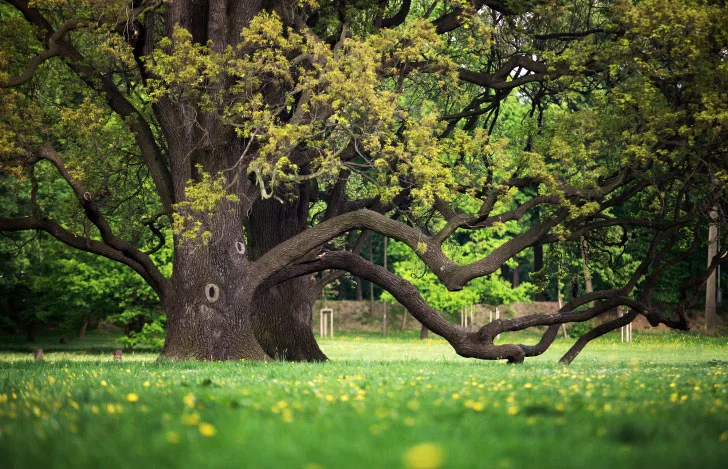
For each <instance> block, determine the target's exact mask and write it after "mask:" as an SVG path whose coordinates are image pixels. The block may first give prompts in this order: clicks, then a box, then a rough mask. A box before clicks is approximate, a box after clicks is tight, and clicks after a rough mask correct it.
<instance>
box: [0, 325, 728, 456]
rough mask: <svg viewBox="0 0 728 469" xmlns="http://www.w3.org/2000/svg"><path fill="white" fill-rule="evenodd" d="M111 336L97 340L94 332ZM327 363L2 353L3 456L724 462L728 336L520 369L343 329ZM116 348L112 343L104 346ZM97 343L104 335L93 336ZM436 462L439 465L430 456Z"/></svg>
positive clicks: (548, 359)
mask: <svg viewBox="0 0 728 469" xmlns="http://www.w3.org/2000/svg"><path fill="white" fill-rule="evenodd" d="M101 343H102V341H99V343H98V344H97V345H99V344H101ZM321 344H322V348H323V349H324V351H325V352H326V353H327V354H328V355H329V356H330V357H331V358H332V361H331V362H329V363H324V364H292V363H269V364H263V363H250V362H237V363H190V362H185V363H163V364H158V363H157V362H156V354H153V353H134V354H132V353H128V352H125V354H124V360H123V361H122V362H121V363H119V362H115V361H113V359H112V357H111V353H110V350H111V348H113V345H111V344H108V343H107V348H108V349H107V350H101V349H99V350H98V351H96V349H94V351H91V352H88V353H82V352H83V347H81V345H80V344H79V343H76V342H73V343H71V344H69V346H70V347H75V348H76V349H77V350H79V351H76V352H72V351H65V352H52V351H51V352H48V353H47V354H46V359H45V360H44V361H43V362H42V363H36V362H33V361H32V354H30V353H29V352H27V351H22V352H21V351H16V352H1V353H0V454H2V455H3V458H2V461H3V462H2V464H0V465H2V467H48V466H50V467H120V466H123V467H270V468H288V467H293V468H304V467H305V468H308V469H313V468H316V467H323V468H340V467H344V468H349V467H366V468H369V467H381V468H392V467H393V468H397V467H496V468H519V467H526V466H533V465H536V466H537V467H554V468H561V467H580V468H581V467H610V468H611V467H620V468H621V467H635V468H637V467H640V468H645V467H656V468H657V467H659V468H665V467H675V468H677V467H680V468H684V467H715V468H719V467H725V463H726V461H728V339H726V338H714V339H709V338H703V337H699V336H690V335H678V334H674V335H673V334H669V335H664V336H651V335H636V336H635V342H634V343H632V344H621V343H619V338H618V337H617V338H616V341H615V340H614V339H613V338H609V339H605V340H602V341H599V342H598V343H595V344H593V345H592V346H591V347H589V348H587V349H586V350H585V352H584V353H583V355H582V356H580V357H579V358H578V359H577V360H576V361H575V362H574V364H573V365H571V366H569V367H563V366H561V365H558V364H557V363H556V362H557V361H558V358H559V357H560V356H561V354H563V352H565V351H566V350H567V348H568V345H569V342H567V341H560V342H558V343H556V344H555V345H554V350H551V351H549V352H548V353H547V354H546V355H545V356H544V357H539V358H538V359H536V360H531V361H527V362H526V364H525V365H523V366H508V365H505V364H503V363H498V362H482V361H476V360H466V359H463V358H460V357H458V356H457V355H455V354H454V353H453V352H452V350H451V349H450V347H449V346H448V345H447V344H446V343H445V342H443V341H441V340H438V339H432V340H428V341H424V342H421V341H419V340H414V339H405V338H389V339H386V340H382V339H374V338H363V339H361V338H359V339H358V338H355V337H347V338H334V339H324V340H323V341H322V342H321ZM109 347H110V348H109ZM101 348H103V347H101ZM428 464H429V465H428Z"/></svg>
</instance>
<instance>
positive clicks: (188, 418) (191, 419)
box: [182, 413, 200, 426]
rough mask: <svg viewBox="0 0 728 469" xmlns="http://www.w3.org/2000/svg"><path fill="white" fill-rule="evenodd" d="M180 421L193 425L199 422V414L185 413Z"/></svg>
mask: <svg viewBox="0 0 728 469" xmlns="http://www.w3.org/2000/svg"><path fill="white" fill-rule="evenodd" d="M182 423H184V424H185V425H190V426H195V425H197V424H198V423H200V415H199V414H198V413H193V414H187V415H185V416H183V417H182Z"/></svg>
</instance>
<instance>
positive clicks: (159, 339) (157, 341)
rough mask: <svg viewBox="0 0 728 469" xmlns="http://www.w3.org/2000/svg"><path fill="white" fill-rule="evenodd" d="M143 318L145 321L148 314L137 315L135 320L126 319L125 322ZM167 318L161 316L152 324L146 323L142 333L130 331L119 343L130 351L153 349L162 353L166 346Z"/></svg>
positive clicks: (120, 338)
mask: <svg viewBox="0 0 728 469" xmlns="http://www.w3.org/2000/svg"><path fill="white" fill-rule="evenodd" d="M140 317H142V318H144V319H145V320H146V319H147V318H146V314H144V313H141V314H140V313H137V314H135V315H134V317H133V319H131V318H125V320H127V321H128V320H131V321H134V322H136V321H138V320H139V318H140ZM166 323H167V318H166V317H165V316H159V317H158V318H156V319H154V320H153V321H152V322H145V323H144V325H143V326H142V330H141V331H130V332H129V335H126V336H123V337H119V338H118V339H117V342H119V343H120V344H121V345H123V346H124V348H126V349H129V350H134V349H136V348H140V347H142V348H144V349H151V350H154V351H157V352H158V351H161V350H162V347H163V346H164V336H165V331H166Z"/></svg>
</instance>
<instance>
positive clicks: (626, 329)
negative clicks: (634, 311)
mask: <svg viewBox="0 0 728 469" xmlns="http://www.w3.org/2000/svg"><path fill="white" fill-rule="evenodd" d="M622 316H624V311H622V310H621V309H620V310H619V317H620V318H621V317H622ZM619 329H620V332H621V336H622V342H624V341H625V339H626V340H627V342H632V323H631V322H630V323H629V324H627V325H626V326H622V327H620V328H619Z"/></svg>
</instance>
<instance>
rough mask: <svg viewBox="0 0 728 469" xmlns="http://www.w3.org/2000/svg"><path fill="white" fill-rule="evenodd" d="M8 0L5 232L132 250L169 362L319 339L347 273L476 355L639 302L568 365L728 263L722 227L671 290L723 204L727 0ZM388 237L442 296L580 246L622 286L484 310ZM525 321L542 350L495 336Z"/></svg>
mask: <svg viewBox="0 0 728 469" xmlns="http://www.w3.org/2000/svg"><path fill="white" fill-rule="evenodd" d="M0 15H1V16H2V19H3V21H2V26H0V28H2V29H1V31H2V35H1V36H0V37H2V44H1V45H2V48H1V50H2V52H0V64H2V72H0V83H1V84H2V88H0V90H1V91H0V100H2V106H3V112H2V115H1V116H0V171H1V172H2V183H3V184H4V185H7V186H8V187H12V191H13V192H14V193H17V194H20V195H19V196H18V197H17V198H16V199H15V200H14V201H13V203H12V204H7V205H8V207H9V209H8V210H7V213H3V214H2V217H3V218H0V230H2V231H23V230H40V231H44V232H47V233H49V234H50V235H51V236H53V237H55V238H57V239H58V240H60V241H62V242H64V243H66V244H67V245H69V246H71V247H74V248H76V249H80V250H83V251H88V252H91V253H94V254H98V255H100V256H103V257H105V258H107V259H110V260H113V261H116V262H119V263H122V264H125V265H126V266H128V267H130V268H131V269H133V270H134V271H135V272H137V273H138V274H139V275H140V276H141V277H142V278H143V279H144V280H145V281H146V282H147V283H148V284H149V285H150V286H151V288H152V289H153V290H154V291H155V292H156V294H157V295H159V297H160V301H161V302H162V305H163V307H164V310H165V312H166V314H167V320H168V329H167V336H166V341H165V346H164V349H163V352H162V353H163V355H164V356H166V357H169V358H175V359H176V358H197V359H239V358H248V359H265V358H269V357H273V358H282V359H291V360H322V359H325V355H324V354H323V353H322V352H321V351H320V349H319V348H318V345H317V344H316V342H315V339H314V338H313V334H312V332H311V330H310V321H311V306H312V304H313V301H314V300H315V298H316V296H317V295H318V292H320V291H321V289H322V288H323V287H324V286H325V285H326V283H327V282H329V281H331V280H332V279H333V278H335V277H336V276H337V275H340V273H336V272H337V271H338V272H343V271H346V272H350V273H352V274H354V275H356V276H358V277H361V278H364V279H367V280H369V281H372V282H374V283H376V284H378V285H380V286H381V287H382V288H383V289H385V290H386V291H388V292H389V293H390V294H391V295H392V296H393V297H394V298H395V299H396V300H397V301H399V302H400V303H402V304H403V305H404V306H405V307H406V308H407V309H408V311H410V312H411V313H412V314H413V315H414V316H415V317H416V318H417V319H418V320H419V321H420V322H422V323H423V324H424V325H425V326H426V327H427V328H429V329H430V330H432V331H433V332H435V333H437V334H439V335H441V336H442V337H444V338H445V339H446V340H448V342H450V344H452V346H453V347H454V348H455V350H456V351H457V352H458V353H459V354H460V355H463V356H466V357H474V358H481V359H508V361H510V362H521V361H523V360H524V358H525V357H527V356H533V355H538V354H541V353H543V352H544V351H545V350H546V349H547V348H548V346H549V345H550V344H551V342H552V341H553V339H554V337H555V336H556V333H557V331H558V328H559V327H560V325H561V324H563V323H567V322H573V321H585V320H588V319H591V318H594V317H596V316H599V315H602V314H604V313H605V312H607V311H609V310H610V309H613V308H615V307H618V306H622V307H625V308H628V309H629V312H628V314H626V315H624V316H623V317H620V318H618V319H614V320H610V321H607V322H605V323H604V324H602V325H599V326H597V327H595V328H594V329H592V330H590V331H589V332H588V333H586V334H585V335H584V336H582V337H581V338H580V339H579V340H578V341H577V343H576V345H575V346H574V347H573V348H572V349H571V350H570V351H569V353H567V355H566V356H565V357H564V359H563V360H564V361H566V362H568V361H571V360H572V359H573V358H574V357H575V356H576V354H578V352H579V351H580V350H581V349H582V348H583V347H584V345H586V343H588V342H589V341H590V340H592V339H593V338H595V337H598V336H600V335H602V334H604V333H606V332H608V331H610V330H613V329H616V328H618V327H621V326H623V325H625V324H627V323H629V322H630V321H632V320H634V319H635V317H637V316H638V315H643V316H645V317H646V318H647V319H648V320H649V322H650V323H651V324H653V325H657V324H665V325H668V326H670V327H673V328H678V329H687V328H688V327H689V324H688V319H687V314H686V311H687V309H688V308H689V307H690V306H691V304H692V303H693V302H694V300H695V296H696V295H697V291H698V289H699V287H700V286H701V285H702V284H703V283H704V282H705V280H706V279H707V277H708V275H709V274H710V272H712V271H714V270H715V269H716V267H717V265H718V264H719V263H721V262H724V261H725V259H726V257H725V246H726V243H724V242H723V243H721V246H722V249H721V250H719V252H718V255H716V256H715V258H714V259H712V261H711V262H710V264H709V266H708V269H707V270H706V269H703V270H702V271H701V272H699V273H698V274H697V275H695V276H693V277H691V278H690V279H689V280H688V281H686V282H681V283H682V284H681V285H679V286H678V288H679V289H680V295H679V298H678V301H677V306H676V308H675V310H674V312H673V313H669V312H666V311H664V310H663V309H661V308H660V307H659V305H658V304H657V303H655V302H654V301H653V300H654V297H655V291H656V290H658V289H659V287H660V285H661V283H660V282H661V279H662V278H663V277H664V276H665V274H666V273H669V272H671V269H672V268H673V267H674V266H675V265H678V263H680V262H682V261H684V260H685V259H688V258H690V256H692V255H694V254H695V253H696V252H698V251H699V250H700V248H701V246H702V245H703V244H704V242H705V239H704V232H705V230H706V226H707V223H708V214H709V212H711V211H712V212H714V213H717V217H718V218H717V221H716V222H717V223H720V224H725V216H726V213H727V212H726V190H725V189H726V186H727V185H728V172H726V170H727V169H728V168H727V167H726V166H728V155H727V154H726V150H727V147H726V129H727V127H726V126H727V125H728V89H726V87H728V62H727V61H726V54H727V53H728V52H727V51H726V48H725V44H727V43H728V14H726V9H725V5H724V4H723V2H722V1H720V0H708V1H703V0H681V1H668V0H648V1H640V2H636V3H633V2H629V1H624V0H617V1H606V2H605V1H597V0H550V1H549V0H545V1H524V2H519V1H501V0H472V1H465V0H461V1H414V2H412V1H410V0H402V1H401V2H399V1H386V0H384V1H373V0H361V1H345V0H344V1H339V0H336V1H320V0H310V1H309V0H306V1H299V0H274V1H266V2H247V1H236V0H206V1H189V0H174V1H171V0H170V1H152V0H149V1H133V2H129V1H123V0H115V1H104V2H100V1H95V0H73V1H65V0H64V1H62V2H60V1H48V2H34V1H15V0H10V1H7V0H5V1H3V2H2V3H0ZM722 232H723V233H726V232H728V230H723V231H722ZM372 233H379V234H381V235H383V236H386V237H388V238H391V239H393V240H396V241H397V244H396V246H397V249H406V250H409V251H410V252H411V253H412V254H413V255H416V256H417V258H418V259H419V261H418V262H421V263H422V266H423V268H424V269H426V270H427V272H428V275H430V276H432V277H433V279H434V278H436V279H437V281H438V282H439V283H440V284H441V286H442V288H444V289H447V290H449V291H458V290H462V289H464V288H467V286H468V285H476V283H477V284H478V285H481V286H482V288H492V287H493V285H489V284H488V282H487V280H484V279H487V278H488V276H490V275H492V274H494V273H496V272H498V271H499V270H500V269H501V267H502V266H504V265H507V264H508V263H511V264H512V263H513V262H514V259H516V258H517V257H518V256H522V255H523V253H524V252H526V251H527V250H529V249H543V246H554V249H552V250H550V251H549V252H550V253H551V256H552V257H551V258H547V260H548V259H551V260H552V261H553V262H560V261H559V260H558V259H556V257H554V256H558V255H559V253H562V254H564V253H567V252H568V250H569V249H572V247H573V245H574V243H578V245H579V246H582V245H586V246H589V247H590V249H592V250H594V251H596V252H598V253H600V254H599V255H598V256H602V255H603V256H604V258H605V259H606V258H609V259H610V260H612V261H613V262H611V263H607V264H605V265H606V266H607V267H608V268H609V269H611V271H612V274H611V275H610V280H611V284H610V285H608V288H604V289H599V290H597V291H593V292H588V293H585V294H583V295H581V296H577V297H574V298H572V299H571V300H570V301H569V302H567V303H566V304H564V305H563V308H561V310H560V311H559V312H558V313H555V314H536V315H530V316H525V317H519V318H512V319H500V320H497V321H494V322H492V323H490V324H488V325H486V326H484V327H482V328H481V329H480V330H479V331H477V332H470V331H466V330H464V329H462V328H460V327H458V326H455V325H453V324H450V323H449V322H448V321H447V320H445V319H444V318H443V316H442V315H441V314H440V313H439V312H438V311H437V309H435V308H433V306H432V305H430V304H428V303H427V302H426V301H425V300H424V299H423V296H422V295H421V294H420V292H419V291H418V289H417V288H416V282H414V281H413V279H412V278H407V276H406V275H404V276H400V275H398V274H401V273H402V272H399V271H396V272H391V271H389V270H387V269H384V268H383V267H381V266H378V265H376V264H374V263H372V262H371V260H367V259H366V258H364V257H363V256H362V255H360V254H361V250H362V247H363V246H364V244H365V243H366V241H367V239H368V238H369V237H370V236H371V234H372ZM165 246H166V247H167V248H169V249H172V250H173V252H174V263H173V265H174V267H173V271H172V272H171V274H170V273H168V272H164V269H162V268H160V263H159V259H158V257H155V253H157V252H158V251H159V250H160V249H162V248H163V247H165ZM540 267H543V266H539V268H540ZM605 268H606V267H605ZM479 279H480V280H479ZM478 282H480V283H478ZM535 326H547V327H546V330H545V332H544V333H543V337H542V339H541V340H540V342H539V343H538V344H536V345H524V344H508V343H498V344H495V343H494V339H495V337H496V336H498V335H499V334H501V333H503V332H508V331H515V330H521V329H525V328H529V327H535Z"/></svg>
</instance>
